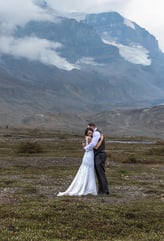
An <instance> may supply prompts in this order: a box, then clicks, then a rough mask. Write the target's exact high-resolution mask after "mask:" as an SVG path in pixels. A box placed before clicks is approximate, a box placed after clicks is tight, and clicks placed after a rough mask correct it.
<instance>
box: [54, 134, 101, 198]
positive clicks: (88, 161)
mask: <svg viewBox="0 0 164 241" xmlns="http://www.w3.org/2000/svg"><path fill="white" fill-rule="evenodd" d="M86 144H88V140H87V138H86ZM87 194H92V195H97V189H96V179H95V173H94V152H93V150H92V151H88V152H85V153H84V156H83V159H82V163H81V165H80V168H79V170H78V171H77V173H76V176H75V177H74V179H73V181H72V183H71V184H70V186H69V187H68V189H67V190H66V191H65V192H59V193H58V194H57V196H58V197H61V196H82V195H87Z"/></svg>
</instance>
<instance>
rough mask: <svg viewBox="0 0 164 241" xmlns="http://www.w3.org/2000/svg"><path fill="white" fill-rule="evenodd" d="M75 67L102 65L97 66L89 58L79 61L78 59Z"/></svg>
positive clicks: (92, 59)
mask: <svg viewBox="0 0 164 241" xmlns="http://www.w3.org/2000/svg"><path fill="white" fill-rule="evenodd" d="M75 64H76V65H83V64H85V65H92V66H102V65H103V64H99V63H97V62H96V61H95V60H94V58H91V57H82V58H80V59H78V61H76V63H75Z"/></svg>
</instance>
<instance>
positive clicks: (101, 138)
mask: <svg viewBox="0 0 164 241" xmlns="http://www.w3.org/2000/svg"><path fill="white" fill-rule="evenodd" d="M103 140H104V135H103V134H101V136H100V140H99V141H98V143H97V145H96V146H95V148H94V149H96V150H97V149H98V148H99V147H100V146H101V144H102V142H103Z"/></svg>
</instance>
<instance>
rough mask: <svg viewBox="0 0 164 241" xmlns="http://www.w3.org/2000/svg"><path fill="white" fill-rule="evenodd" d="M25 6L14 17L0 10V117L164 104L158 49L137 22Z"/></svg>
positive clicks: (163, 64)
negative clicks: (28, 8)
mask: <svg viewBox="0 0 164 241" xmlns="http://www.w3.org/2000/svg"><path fill="white" fill-rule="evenodd" d="M4 4H5V3H4ZM22 4H23V3H22ZM22 4H21V7H22V8H24V6H23V5H22ZM31 8H33V11H32V13H33V14H32V16H30V15H29V12H28V11H27V13H26V14H25V15H22V16H21V21H20V16H19V18H18V17H17V18H15V19H13V21H9V19H6V21H5V14H3V15H2V16H1V21H0V26H1V28H0V92H1V95H0V117H1V124H3V125H4V124H5V123H10V122H11V121H13V123H14V124H15V125H16V124H19V125H28V124H29V125H31V123H32V122H31V121H30V119H29V118H32V119H33V117H32V116H36V115H37V116H46V115H47V114H48V115H55V114H56V113H67V114H68V113H76V114H77V115H78V116H81V115H83V114H89V113H92V114H93V115H95V114H96V113H97V112H99V113H100V112H104V111H105V112H106V111H113V110H116V109H119V110H127V109H136V108H137V109H139V108H141V109H142V108H151V107H152V106H157V105H159V106H160V105H162V104H163V103H164V79H163V78H164V54H163V53H162V52H161V51H160V49H159V46H158V41H157V39H156V38H155V36H153V35H152V34H150V33H149V32H148V31H147V30H146V29H144V28H142V26H139V25H138V24H137V23H135V22H132V21H130V20H129V19H126V18H124V17H123V16H121V15H120V14H118V13H117V12H106V13H99V14H80V15H79V14H77V13H76V14H75V13H74V14H73V15H71V16H70V15H69V16H68V15H67V16H63V14H59V13H58V12H57V11H55V10H54V9H51V8H50V7H49V6H48V5H47V3H46V1H35V5H34V4H32V5H31ZM29 16H30V17H29ZM160 111H163V109H161V108H160ZM78 118H81V117H78ZM102 118H105V115H104V117H103V116H102ZM27 119H28V121H27ZM35 119H36V118H35Z"/></svg>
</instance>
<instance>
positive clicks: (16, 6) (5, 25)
mask: <svg viewBox="0 0 164 241" xmlns="http://www.w3.org/2000/svg"><path fill="white" fill-rule="evenodd" d="M53 19H54V17H53V16H52V15H50V14H48V12H47V10H46V9H43V8H41V7H39V6H38V5H36V4H34V2H33V1H32V0H26V1H22V0H12V1H11V0H5V1H3V0H0V34H5V35H7V34H11V33H12V32H13V31H14V30H15V27H16V26H23V25H25V24H26V23H28V22H29V21H31V20H37V21H44V20H49V21H53Z"/></svg>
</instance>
